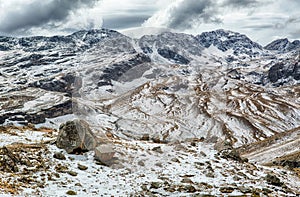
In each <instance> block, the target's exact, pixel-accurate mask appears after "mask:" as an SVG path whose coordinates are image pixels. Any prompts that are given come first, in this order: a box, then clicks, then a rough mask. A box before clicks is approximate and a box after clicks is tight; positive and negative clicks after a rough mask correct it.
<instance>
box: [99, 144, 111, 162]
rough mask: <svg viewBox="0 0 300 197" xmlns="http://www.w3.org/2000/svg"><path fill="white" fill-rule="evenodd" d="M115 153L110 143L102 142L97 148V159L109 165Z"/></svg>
mask: <svg viewBox="0 0 300 197" xmlns="http://www.w3.org/2000/svg"><path fill="white" fill-rule="evenodd" d="M114 155H115V151H114V149H113V147H112V145H110V144H101V145H99V146H97V147H96V148H95V159H96V160H97V161H100V162H101V163H102V164H106V165H109V164H110V163H111V161H112V160H113V156H114Z"/></svg>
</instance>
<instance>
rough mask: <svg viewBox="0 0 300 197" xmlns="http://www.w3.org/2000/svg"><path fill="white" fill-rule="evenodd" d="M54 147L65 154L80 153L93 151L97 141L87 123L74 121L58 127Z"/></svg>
mask: <svg viewBox="0 0 300 197" xmlns="http://www.w3.org/2000/svg"><path fill="white" fill-rule="evenodd" d="M56 145H57V147H58V148H62V149H65V150H66V151H67V153H81V152H83V151H89V150H93V149H94V148H95V147H96V145H97V139H96V137H95V136H94V134H93V132H92V131H91V129H90V127H89V124H88V123H87V122H85V121H83V120H78V119H76V120H72V121H68V122H66V123H64V124H62V125H60V127H59V134H58V137H57V140H56Z"/></svg>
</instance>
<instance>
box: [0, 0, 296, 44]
mask: <svg viewBox="0 0 300 197" xmlns="http://www.w3.org/2000/svg"><path fill="white" fill-rule="evenodd" d="M101 27H104V28H109V29H115V30H118V31H127V30H130V29H131V30H132V29H141V28H140V27H163V28H169V29H172V30H173V31H177V32H185V33H191V34H199V33H201V32H203V31H210V30H215V29H221V28H222V29H228V30H232V31H238V32H240V33H243V34H246V35H248V36H249V37H250V38H251V39H252V40H254V41H257V42H259V43H261V44H267V43H268V42H270V41H272V40H274V39H277V38H282V37H287V38H289V39H290V40H293V39H300V1H299V0H42V1H41V0H0V35H8V36H30V35H53V34H68V33H72V32H74V31H77V30H81V29H91V28H101ZM147 29H149V28H147Z"/></svg>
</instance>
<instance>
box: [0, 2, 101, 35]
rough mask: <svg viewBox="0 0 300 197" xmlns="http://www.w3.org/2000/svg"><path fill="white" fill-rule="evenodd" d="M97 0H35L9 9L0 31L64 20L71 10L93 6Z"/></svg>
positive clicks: (22, 28)
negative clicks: (20, 6)
mask: <svg viewBox="0 0 300 197" xmlns="http://www.w3.org/2000/svg"><path fill="white" fill-rule="evenodd" d="M95 2H97V0H43V1H40V0H35V1H33V2H32V3H30V4H26V5H24V6H22V8H21V9H14V10H9V11H7V13H6V14H5V16H4V18H2V20H1V24H0V31H2V32H5V33H13V32H15V31H20V30H25V31H26V30H28V29H30V28H32V27H39V26H43V25H45V24H47V23H49V22H57V21H63V20H64V19H66V18H67V17H68V16H69V14H70V12H71V11H74V10H76V9H79V8H81V7H84V6H88V7H89V6H92V5H94V3H95Z"/></svg>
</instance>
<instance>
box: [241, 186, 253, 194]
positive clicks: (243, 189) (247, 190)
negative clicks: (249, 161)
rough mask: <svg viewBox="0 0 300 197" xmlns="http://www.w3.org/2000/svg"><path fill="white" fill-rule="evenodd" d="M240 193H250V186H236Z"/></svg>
mask: <svg viewBox="0 0 300 197" xmlns="http://www.w3.org/2000/svg"><path fill="white" fill-rule="evenodd" d="M238 189H239V190H240V191H241V192H242V193H244V194H247V193H250V192H251V189H250V188H247V187H239V188H238Z"/></svg>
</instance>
